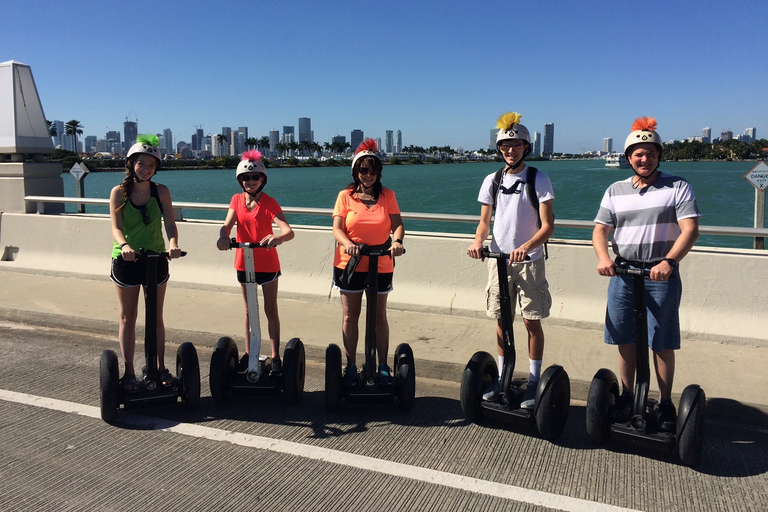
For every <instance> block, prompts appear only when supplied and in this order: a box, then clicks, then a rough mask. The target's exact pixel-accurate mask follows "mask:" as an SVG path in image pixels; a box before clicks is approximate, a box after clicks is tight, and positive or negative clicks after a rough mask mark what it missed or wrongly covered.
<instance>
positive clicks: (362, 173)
mask: <svg viewBox="0 0 768 512" xmlns="http://www.w3.org/2000/svg"><path fill="white" fill-rule="evenodd" d="M357 174H359V175H360V176H368V175H369V174H376V169H372V168H370V167H361V168H360V169H358V170H357Z"/></svg>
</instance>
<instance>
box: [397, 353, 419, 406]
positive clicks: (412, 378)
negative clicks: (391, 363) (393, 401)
mask: <svg viewBox="0 0 768 512" xmlns="http://www.w3.org/2000/svg"><path fill="white" fill-rule="evenodd" d="M395 379H397V380H396V389H397V398H398V405H399V406H400V408H401V409H402V410H404V411H410V410H411V408H412V407H413V403H414V401H415V400H416V366H415V362H414V359H413V350H412V349H411V346H410V345H408V344H407V343H401V344H400V345H398V346H397V349H396V350H395Z"/></svg>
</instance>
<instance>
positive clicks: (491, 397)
mask: <svg viewBox="0 0 768 512" xmlns="http://www.w3.org/2000/svg"><path fill="white" fill-rule="evenodd" d="M500 390H501V382H499V378H498V377H494V378H493V382H492V383H491V387H489V388H488V389H486V390H485V392H484V393H483V400H485V401H486V402H495V401H496V400H498V399H499V391H500Z"/></svg>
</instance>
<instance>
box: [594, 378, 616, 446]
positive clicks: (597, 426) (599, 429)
mask: <svg viewBox="0 0 768 512" xmlns="http://www.w3.org/2000/svg"><path fill="white" fill-rule="evenodd" d="M618 398H619V381H618V379H616V374H615V373H613V372H612V371H611V370H608V369H606V368H601V369H600V370H598V371H597V373H596V374H595V377H594V378H593V379H592V384H591V385H590V386H589V394H588V395H587V434H589V437H590V439H592V442H593V443H595V444H597V445H601V444H605V443H607V442H608V441H609V440H610V438H611V421H610V416H609V412H610V409H611V407H612V406H613V405H614V404H615V403H616V400H618Z"/></svg>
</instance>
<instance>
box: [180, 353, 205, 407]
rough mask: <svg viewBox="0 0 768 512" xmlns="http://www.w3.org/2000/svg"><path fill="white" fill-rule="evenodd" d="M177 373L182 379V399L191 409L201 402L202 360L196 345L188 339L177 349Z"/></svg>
mask: <svg viewBox="0 0 768 512" xmlns="http://www.w3.org/2000/svg"><path fill="white" fill-rule="evenodd" d="M176 375H177V376H178V378H179V380H180V381H181V390H180V396H181V401H182V402H183V403H184V404H185V405H186V406H187V407H188V408H190V409H195V408H197V406H198V404H199V403H200V361H199V360H198V359H197V350H195V346H194V345H193V344H192V343H190V342H189V341H186V342H184V343H182V344H181V345H179V350H177V351H176Z"/></svg>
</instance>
